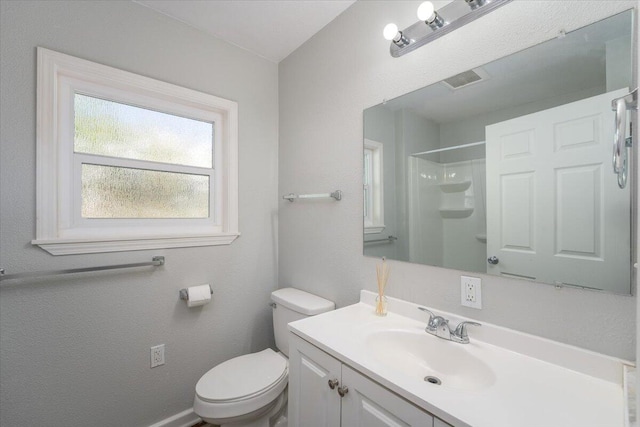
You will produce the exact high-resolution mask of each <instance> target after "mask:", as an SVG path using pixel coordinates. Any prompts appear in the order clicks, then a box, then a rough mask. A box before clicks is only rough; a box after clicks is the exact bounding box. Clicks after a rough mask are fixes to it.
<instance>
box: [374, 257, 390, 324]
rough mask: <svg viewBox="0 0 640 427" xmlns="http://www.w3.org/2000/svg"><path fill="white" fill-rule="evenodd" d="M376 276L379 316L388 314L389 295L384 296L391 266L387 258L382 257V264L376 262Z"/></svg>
mask: <svg viewBox="0 0 640 427" xmlns="http://www.w3.org/2000/svg"><path fill="white" fill-rule="evenodd" d="M376 277H377V279H378V297H377V298H376V314H377V315H378V316H386V315H387V297H386V296H384V288H385V286H387V279H389V266H388V265H387V259H386V258H385V257H382V265H380V264H376Z"/></svg>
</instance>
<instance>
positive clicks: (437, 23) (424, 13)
mask: <svg viewBox="0 0 640 427" xmlns="http://www.w3.org/2000/svg"><path fill="white" fill-rule="evenodd" d="M418 19H419V20H421V21H424V23H425V24H427V25H428V26H429V27H431V29H432V30H434V31H435V30H437V29H438V28H442V27H443V26H444V24H445V22H444V19H442V17H441V16H440V15H438V12H436V7H435V6H434V5H433V3H431V2H430V1H425V2H422V3H421V4H420V6H418Z"/></svg>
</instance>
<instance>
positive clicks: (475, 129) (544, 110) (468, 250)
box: [364, 11, 636, 294]
mask: <svg viewBox="0 0 640 427" xmlns="http://www.w3.org/2000/svg"><path fill="white" fill-rule="evenodd" d="M633 19H634V13H633V11H627V12H624V13H621V14H618V15H615V16H612V17H610V18H607V19H605V20H602V21H600V22H596V23H594V24H592V25H589V26H587V27H584V28H581V29H579V30H576V31H573V32H570V33H567V34H564V33H561V34H559V35H558V37H557V38H555V39H553V40H550V41H548V42H545V43H542V44H540V45H537V46H534V47H531V48H529V49H526V50H524V51H521V52H518V53H515V54H513V55H510V56H508V57H505V58H502V59H499V60H497V61H494V62H491V63H488V64H485V65H483V66H481V67H477V68H474V69H472V70H468V71H465V72H463V73H461V74H458V75H456V76H453V77H451V78H449V79H446V80H444V81H441V82H438V83H435V84H432V85H431V86H427V87H425V88H422V89H420V90H417V91H415V92H412V93H409V94H406V95H403V96H400V97H398V98H396V99H393V100H390V101H386V102H384V103H383V104H380V105H376V106H374V107H371V108H368V109H367V110H365V111H364V201H365V206H364V254H365V255H367V256H375V257H382V256H385V257H387V258H389V259H395V260H401V261H407V262H413V263H420V264H428V265H434V266H440V267H446V268H453V269H457V270H464V271H469V272H478V273H488V274H495V275H500V276H505V277H511V278H518V279H525V280H531V281H535V282H541V283H547V284H554V285H562V286H565V285H567V286H579V287H584V288H592V289H599V290H605V291H609V292H614V293H619V294H630V293H631V276H632V275H631V256H632V254H631V241H632V238H631V218H632V216H631V206H632V204H631V194H632V193H633V191H634V190H633V189H630V187H632V186H633V185H635V183H634V182H632V183H631V185H628V186H627V187H626V188H625V189H620V188H618V185H617V177H616V175H614V173H613V170H612V165H611V158H612V141H613V134H614V116H613V112H612V109H611V101H612V100H613V99H614V98H617V97H620V96H623V95H625V94H627V93H628V92H629V89H630V88H631V87H632V85H633V84H634V83H636V82H634V81H633V71H632V68H633V67H632V59H633V46H632V45H633V28H634V22H633ZM630 181H633V180H630Z"/></svg>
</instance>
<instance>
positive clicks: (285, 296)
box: [271, 288, 336, 357]
mask: <svg viewBox="0 0 640 427" xmlns="http://www.w3.org/2000/svg"><path fill="white" fill-rule="evenodd" d="M271 301H273V303H274V304H273V333H274V335H275V338H276V347H278V349H279V350H280V351H281V352H283V353H284V354H285V355H286V356H287V357H289V340H288V334H289V330H288V329H287V324H288V323H290V322H293V321H296V320H300V319H304V318H305V317H309V316H315V315H316V314H320V313H325V312H327V311H331V310H334V309H335V308H336V305H335V303H334V302H333V301H329V300H327V299H324V298H322V297H319V296H317V295H313V294H310V293H308V292H305V291H301V290H300V289H295V288H283V289H278V290H277V291H273V292H272V293H271Z"/></svg>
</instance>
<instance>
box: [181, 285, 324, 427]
mask: <svg viewBox="0 0 640 427" xmlns="http://www.w3.org/2000/svg"><path fill="white" fill-rule="evenodd" d="M271 300H272V301H273V303H272V307H273V326H274V332H275V339H276V346H277V347H278V349H279V350H281V351H282V353H280V352H275V351H273V350H272V349H270V348H268V349H266V350H263V351H260V352H257V353H251V354H245V355H242V356H238V357H235V358H233V359H230V360H227V361H226V362H223V363H221V364H219V365H217V366H215V367H214V368H213V369H211V370H209V371H208V372H207V373H206V374H204V375H203V376H202V378H200V380H199V381H198V383H197V384H196V394H195V398H194V403H193V410H194V412H195V413H196V414H197V415H198V416H199V417H200V418H202V419H203V420H204V421H206V422H208V423H210V424H214V425H220V426H222V427H286V426H287V422H286V415H287V411H286V410H287V384H288V380H289V369H288V359H287V354H288V349H289V347H288V342H287V333H288V331H287V324H288V323H289V322H293V321H295V320H299V319H302V318H305V317H308V316H314V315H316V314H320V313H324V312H326V311H330V310H333V309H334V308H335V304H334V303H333V302H331V301H328V300H326V299H324V298H321V297H318V296H316V295H312V294H309V293H307V292H304V291H301V290H298V289H294V288H284V289H279V290H277V291H274V292H273V293H272V294H271Z"/></svg>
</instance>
